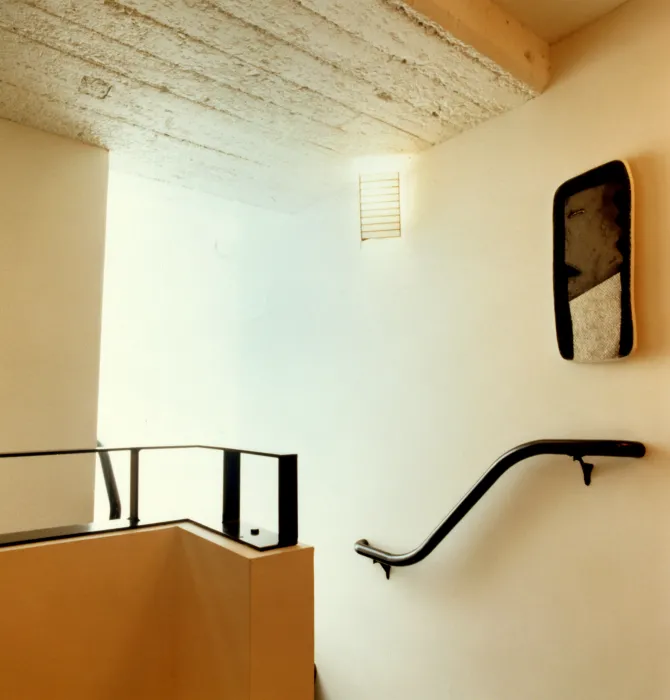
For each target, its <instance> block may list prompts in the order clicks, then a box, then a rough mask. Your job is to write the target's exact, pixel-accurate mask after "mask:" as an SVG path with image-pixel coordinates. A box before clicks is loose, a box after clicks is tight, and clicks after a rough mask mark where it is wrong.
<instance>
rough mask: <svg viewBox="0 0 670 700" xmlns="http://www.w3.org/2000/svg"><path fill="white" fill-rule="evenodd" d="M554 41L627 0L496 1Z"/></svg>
mask: <svg viewBox="0 0 670 700" xmlns="http://www.w3.org/2000/svg"><path fill="white" fill-rule="evenodd" d="M495 1H496V4H497V5H499V6H500V7H502V8H503V9H505V10H507V11H508V12H509V13H510V14H512V15H514V16H515V17H516V18H517V19H518V20H520V21H521V22H523V24H525V25H526V26H527V27H528V28H529V29H531V30H532V31H534V32H535V33H536V34H538V35H539V36H541V37H542V38H543V39H545V40H546V41H548V42H550V43H552V44H553V43H554V42H556V41H559V40H560V39H563V38H564V37H566V36H568V35H569V34H572V33H573V32H576V31H577V30H578V29H581V28H582V27H585V26H586V25H587V24H590V23H591V22H593V21H595V20H597V19H599V18H600V17H602V16H603V15H606V14H608V13H609V12H611V11H612V10H614V9H616V8H617V7H619V5H623V4H624V3H625V2H626V1H627V0H495Z"/></svg>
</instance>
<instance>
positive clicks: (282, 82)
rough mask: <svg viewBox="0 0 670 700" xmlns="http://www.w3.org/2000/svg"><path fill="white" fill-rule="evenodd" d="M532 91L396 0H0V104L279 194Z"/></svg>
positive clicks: (192, 178) (174, 164)
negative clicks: (354, 158)
mask: <svg viewBox="0 0 670 700" xmlns="http://www.w3.org/2000/svg"><path fill="white" fill-rule="evenodd" d="M440 1H442V2H443V1H444V0H440ZM482 1H483V2H489V4H490V0H482ZM510 1H511V0H510ZM529 1H530V0H529ZM584 1H585V0H580V2H584ZM431 2H432V3H433V4H435V3H434V2H433V0H429V3H428V4H429V5H430V4H431ZM408 4H409V5H415V3H414V2H411V1H409V0H408ZM419 4H420V3H419V2H417V3H416V5H417V6H418V5H419ZM493 9H494V10H495V8H493ZM489 14H490V13H489ZM498 19H500V18H498ZM507 24H509V22H507ZM526 55H527V57H530V56H531V54H530V52H526ZM529 60H531V59H530V58H529ZM534 94H536V90H535V87H534V86H532V85H529V84H526V83H524V81H523V80H519V79H517V78H515V77H513V76H512V75H511V74H510V73H509V72H507V70H505V69H504V68H501V67H500V65H498V64H497V63H496V62H494V61H492V60H490V59H489V58H488V57H487V56H485V55H483V54H482V53H480V52H479V51H478V50H476V49H475V48H473V47H472V46H468V45H466V44H464V43H463V42H462V41H459V40H458V39H457V38H455V37H454V36H452V35H450V34H449V33H448V32H445V31H441V30H440V28H439V27H436V26H435V25H434V24H431V23H430V22H426V21H423V19H422V17H421V16H420V15H418V14H417V13H416V12H414V11H413V10H411V8H409V7H408V6H407V5H405V3H403V2H401V1H400V0H0V117H2V118H7V119H11V120H13V121H17V122H20V123H24V124H27V125H29V126H34V127H37V128H41V129H45V130H47V131H51V132H54V133H58V134H62V135H65V136H70V137H73V138H77V139H79V140H82V141H85V142H87V143H91V144H95V145H100V146H104V147H106V148H109V149H110V150H112V152H113V155H114V163H115V165H116V167H119V168H122V169H127V170H129V171H132V172H135V173H139V174H143V175H146V176H149V177H153V178H158V179H162V180H170V181H173V182H177V183H181V184H183V185H184V186H186V187H190V188H194V189H198V190H203V191H207V192H213V193H215V194H218V195H221V196H223V197H226V198H230V199H236V200H240V201H245V202H251V203H254V204H259V205H261V206H269V207H275V208H278V209H285V210H294V209H298V208H301V207H303V206H305V205H307V204H309V203H310V202H312V201H314V199H315V198H318V197H320V196H322V195H323V194H324V193H327V192H328V191H330V190H331V189H332V188H333V187H337V186H338V184H339V183H341V182H342V180H343V178H344V177H346V176H348V173H349V166H348V164H349V163H350V159H351V158H352V157H354V156H356V157H357V156H363V155H367V154H392V153H412V152H416V151H419V150H421V149H424V148H427V147H428V146H430V145H432V144H435V143H438V142H440V141H443V140H445V139H448V138H450V137H452V136H454V135H455V134H458V133H460V132H462V131H464V130H467V129H469V128H471V127H473V126H475V125H477V124H479V123H481V122H483V121H485V120H487V119H489V118H491V117H494V116H496V115H498V114H501V113H503V112H505V111H507V110H509V109H513V108H514V107H517V106H518V105H521V104H523V103H524V102H525V101H527V100H528V99H530V98H531V97H533V95H534Z"/></svg>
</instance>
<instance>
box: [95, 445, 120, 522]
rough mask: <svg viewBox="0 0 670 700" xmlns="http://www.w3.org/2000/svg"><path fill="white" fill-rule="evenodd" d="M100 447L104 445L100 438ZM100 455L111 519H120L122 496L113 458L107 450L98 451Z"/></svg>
mask: <svg viewBox="0 0 670 700" xmlns="http://www.w3.org/2000/svg"><path fill="white" fill-rule="evenodd" d="M98 447H104V445H103V444H102V443H101V442H100V440H98ZM98 457H99V458H100V467H101V469H102V478H103V479H104V481H105V490H106V491H107V500H108V501H109V519H110V520H120V519H121V498H120V497H119V487H118V485H117V483H116V476H115V475H114V467H113V466H112V460H111V458H110V456H109V452H107V450H105V451H104V452H98Z"/></svg>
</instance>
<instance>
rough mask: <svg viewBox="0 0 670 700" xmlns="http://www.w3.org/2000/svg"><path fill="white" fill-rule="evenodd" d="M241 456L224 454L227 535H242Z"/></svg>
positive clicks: (223, 514) (224, 517)
mask: <svg viewBox="0 0 670 700" xmlns="http://www.w3.org/2000/svg"><path fill="white" fill-rule="evenodd" d="M241 461H242V460H241V455H240V453H239V452H233V451H232V450H226V451H225V452H224V453H223V513H222V518H221V523H222V525H223V529H224V530H225V531H226V533H228V534H230V535H232V536H233V537H239V534H240V490H241Z"/></svg>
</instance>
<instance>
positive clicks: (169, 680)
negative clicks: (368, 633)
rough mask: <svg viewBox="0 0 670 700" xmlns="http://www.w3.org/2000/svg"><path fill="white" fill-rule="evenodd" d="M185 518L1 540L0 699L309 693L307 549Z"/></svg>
mask: <svg viewBox="0 0 670 700" xmlns="http://www.w3.org/2000/svg"><path fill="white" fill-rule="evenodd" d="M185 527H186V528H188V530H190V531H187V530H185V529H183V528H181V527H178V526H177V527H168V528H158V529H148V530H140V531H138V532H134V533H125V534H118V535H111V536H102V537H89V538H86V539H80V540H72V541H68V542H55V543H48V544H45V545H39V546H31V547H25V548H17V549H5V550H2V551H0V571H2V576H0V595H1V596H2V599H3V600H4V601H8V604H7V606H6V608H5V610H4V612H3V615H2V635H0V697H2V698H11V699H12V700H37V699H38V698H46V697H49V698H53V699H54V700H90V699H92V698H95V700H113V699H114V698H118V697H125V698H128V700H154V699H155V698H165V699H166V700H171V699H174V700H312V699H313V697H314V680H313V668H314V598H313V590H314V588H313V585H314V584H313V552H312V550H311V549H310V548H304V547H293V548H291V549H288V550H281V551H277V552H269V553H258V552H256V551H255V550H252V549H250V548H246V547H242V546H240V545H237V544H235V543H231V542H229V541H228V540H225V539H223V538H221V537H218V538H216V537H212V536H210V535H208V534H207V533H202V531H201V530H199V529H198V528H194V527H191V526H188V525H187V526H185ZM201 533H202V536H201ZM288 582H290V585H287V584H288Z"/></svg>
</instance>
